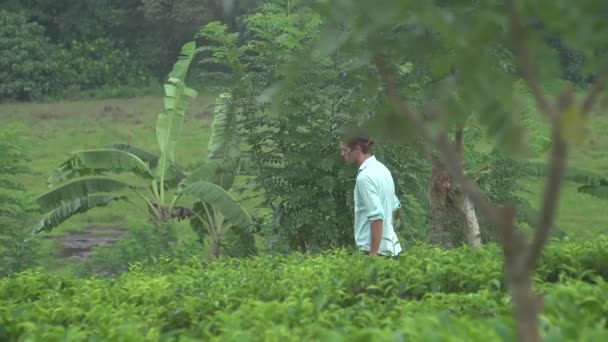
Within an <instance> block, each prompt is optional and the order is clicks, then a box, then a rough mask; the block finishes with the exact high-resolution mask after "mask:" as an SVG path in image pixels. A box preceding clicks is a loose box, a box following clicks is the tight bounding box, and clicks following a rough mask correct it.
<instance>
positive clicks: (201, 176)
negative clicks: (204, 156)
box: [184, 159, 236, 190]
mask: <svg viewBox="0 0 608 342" xmlns="http://www.w3.org/2000/svg"><path fill="white" fill-rule="evenodd" d="M235 168H236V166H235V163H234V162H233V161H232V160H218V159H208V160H206V161H205V162H204V163H203V164H201V165H200V166H198V167H196V168H195V169H194V171H192V173H190V174H189V175H188V177H186V179H185V181H184V182H185V183H186V184H191V183H195V182H197V181H207V182H211V183H213V184H216V185H219V186H220V187H222V188H223V189H224V190H229V189H230V188H231V187H232V185H233V184H234V177H235V173H234V170H235Z"/></svg>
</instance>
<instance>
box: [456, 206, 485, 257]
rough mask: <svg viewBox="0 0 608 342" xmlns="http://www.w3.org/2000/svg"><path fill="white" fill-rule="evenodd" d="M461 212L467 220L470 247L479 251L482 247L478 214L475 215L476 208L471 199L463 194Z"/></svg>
mask: <svg viewBox="0 0 608 342" xmlns="http://www.w3.org/2000/svg"><path fill="white" fill-rule="evenodd" d="M460 198H461V202H460V204H461V207H460V208H461V210H462V212H463V214H464V218H465V229H466V232H465V233H466V237H467V242H468V243H469V246H471V247H473V248H475V249H477V248H480V247H481V233H480V231H479V222H478V221H477V214H476V213H475V207H474V206H473V202H471V199H470V198H469V197H468V196H466V195H464V194H461V196H460Z"/></svg>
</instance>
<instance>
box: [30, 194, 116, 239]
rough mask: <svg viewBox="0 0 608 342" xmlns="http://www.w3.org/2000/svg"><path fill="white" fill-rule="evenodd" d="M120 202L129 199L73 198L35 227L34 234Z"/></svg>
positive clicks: (99, 195) (98, 196)
mask: <svg viewBox="0 0 608 342" xmlns="http://www.w3.org/2000/svg"><path fill="white" fill-rule="evenodd" d="M118 200H127V198H126V197H124V196H115V195H107V194H96V195H90V196H87V197H79V198H73V199H71V200H69V201H67V202H63V203H61V205H60V206H58V207H57V208H55V209H53V210H52V211H51V212H50V213H49V214H48V215H47V216H46V217H45V218H44V219H43V220H41V221H40V222H39V223H38V224H37V225H36V226H35V227H34V229H33V233H39V232H41V231H43V230H46V231H49V230H51V229H53V228H55V227H57V226H58V225H60V224H61V223H62V222H64V221H66V220H67V219H69V218H70V217H72V216H74V215H77V214H80V213H84V212H86V211H88V210H90V209H92V208H96V207H103V206H106V205H107V204H108V203H110V202H112V201H118Z"/></svg>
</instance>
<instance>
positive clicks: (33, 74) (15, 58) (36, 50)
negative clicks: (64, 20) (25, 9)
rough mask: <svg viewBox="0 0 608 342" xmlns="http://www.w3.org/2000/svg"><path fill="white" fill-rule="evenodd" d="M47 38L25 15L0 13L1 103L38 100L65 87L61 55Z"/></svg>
mask: <svg viewBox="0 0 608 342" xmlns="http://www.w3.org/2000/svg"><path fill="white" fill-rule="evenodd" d="M44 34H45V32H44V27H42V26H40V25H39V24H37V23H28V22H27V21H26V17H25V16H24V15H21V14H18V13H12V12H7V11H4V10H1V11H0V49H2V51H3V53H2V57H0V84H1V85H0V99H19V100H30V99H37V98H40V97H41V96H42V95H45V94H47V93H51V92H53V91H54V90H55V89H56V88H60V87H61V86H63V85H65V84H63V81H65V77H64V76H65V73H66V69H65V68H64V66H63V65H62V61H63V58H62V55H61V51H60V50H59V48H58V47H57V46H55V45H53V44H52V43H50V42H49V39H48V38H47V37H46V36H45V35H44Z"/></svg>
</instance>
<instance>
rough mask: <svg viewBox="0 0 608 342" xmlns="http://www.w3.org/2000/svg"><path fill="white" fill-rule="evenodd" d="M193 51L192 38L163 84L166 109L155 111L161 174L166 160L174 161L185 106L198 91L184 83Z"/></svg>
mask: <svg viewBox="0 0 608 342" xmlns="http://www.w3.org/2000/svg"><path fill="white" fill-rule="evenodd" d="M195 51H196V47H195V44H194V42H190V43H187V44H185V45H184V46H183V48H182V50H181V55H180V57H179V60H178V61H177V62H176V63H175V65H174V66H173V70H172V71H171V73H170V75H169V80H168V82H167V84H165V98H164V100H165V111H164V112H162V113H160V114H159V115H158V121H157V123H156V139H157V141H158V145H159V147H160V151H161V157H160V160H159V168H158V170H157V171H158V174H159V175H161V176H162V177H163V178H164V175H165V173H166V171H167V168H168V167H169V164H170V163H174V162H175V148H176V146H177V140H178V138H179V136H180V134H181V130H182V125H183V121H184V114H185V112H186V108H187V107H188V104H189V103H190V101H191V100H192V99H193V98H195V97H196V95H197V92H196V91H195V90H193V89H191V88H188V87H186V83H185V79H186V73H187V72H188V68H189V66H190V63H191V62H192V59H193V58H194V55H195Z"/></svg>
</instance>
